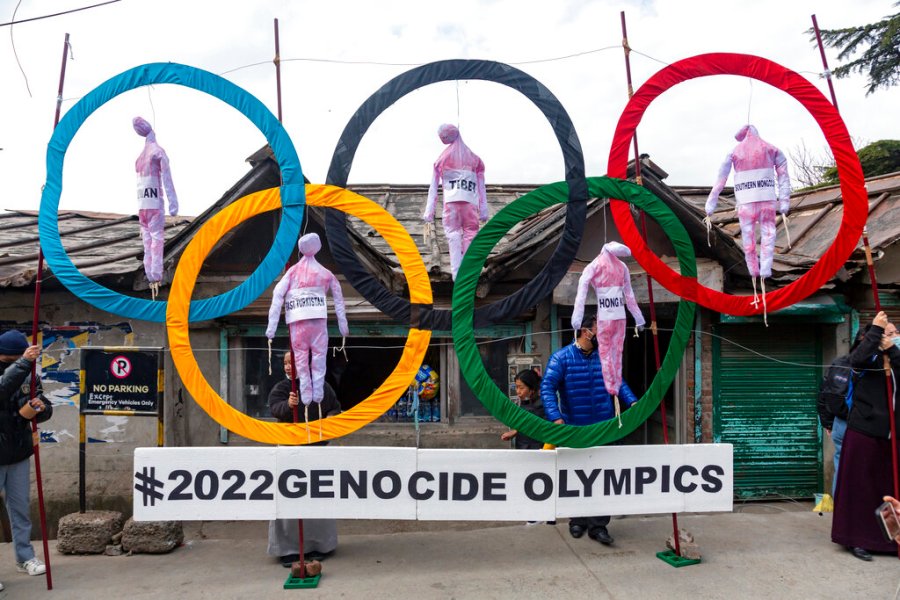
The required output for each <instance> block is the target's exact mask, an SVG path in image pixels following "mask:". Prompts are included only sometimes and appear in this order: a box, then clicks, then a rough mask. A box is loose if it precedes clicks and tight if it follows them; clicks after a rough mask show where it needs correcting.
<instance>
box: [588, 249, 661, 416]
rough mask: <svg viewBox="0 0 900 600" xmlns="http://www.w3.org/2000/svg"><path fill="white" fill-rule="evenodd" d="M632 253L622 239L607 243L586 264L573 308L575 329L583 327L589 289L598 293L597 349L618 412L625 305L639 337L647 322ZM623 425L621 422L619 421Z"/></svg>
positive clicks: (607, 386) (606, 382)
mask: <svg viewBox="0 0 900 600" xmlns="http://www.w3.org/2000/svg"><path fill="white" fill-rule="evenodd" d="M626 256H631V250H629V249H628V246H625V245H623V244H620V243H618V242H609V243H607V244H604V245H603V248H601V250H600V254H598V255H597V258H595V259H594V260H592V261H591V263H590V264H589V265H588V266H587V267H585V269H584V271H583V272H582V273H581V277H580V278H579V279H578V293H577V294H576V296H575V307H574V309H573V311H572V328H573V329H575V331H578V330H579V329H581V322H582V319H583V318H584V305H585V303H586V302H587V295H588V289H589V288H593V289H594V293H595V294H596V295H597V337H596V338H595V339H596V340H597V352H598V354H599V357H600V367H601V369H602V372H603V382H604V384H605V385H606V390H607V391H608V392H609V394H610V395H611V396H613V402H614V403H615V407H616V415H619V414H620V409H619V398H618V396H619V387H621V385H622V348H623V346H624V344H625V330H626V329H627V327H626V316H625V308H626V307H627V308H628V311H629V312H630V313H631V316H632V317H633V318H634V325H635V331H634V335H635V336H637V335H638V332H639V331H640V329H641V328H643V327H644V325H645V323H646V321H645V320H644V315H643V314H641V309H640V308H639V307H638V304H637V300H636V299H635V297H634V290H633V289H632V287H631V274H630V273H629V271H628V265H626V264H625V263H624V262H622V260H621V259H622V258H625V257H626ZM619 423H620V424H619V426H620V427H621V421H620V422H619Z"/></svg>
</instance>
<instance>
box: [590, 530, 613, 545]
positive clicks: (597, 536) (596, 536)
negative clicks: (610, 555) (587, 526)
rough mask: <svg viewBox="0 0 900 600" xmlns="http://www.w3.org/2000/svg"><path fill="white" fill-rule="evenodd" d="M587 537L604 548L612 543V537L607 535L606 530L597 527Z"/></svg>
mask: <svg viewBox="0 0 900 600" xmlns="http://www.w3.org/2000/svg"><path fill="white" fill-rule="evenodd" d="M588 537H589V538H591V539H592V540H594V541H597V542H600V543H601V544H603V545H604V546H609V545H610V544H612V543H613V541H614V540H613V537H612V536H611V535H609V532H608V531H607V530H606V527H598V528H597V529H594V530H593V531H589V532H588Z"/></svg>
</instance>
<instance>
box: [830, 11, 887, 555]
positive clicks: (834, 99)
mask: <svg viewBox="0 0 900 600" xmlns="http://www.w3.org/2000/svg"><path fill="white" fill-rule="evenodd" d="M812 23H813V31H815V33H816V43H817V44H818V45H819V55H820V56H821V57H822V66H823V67H825V79H826V80H827V81H828V91H829V92H831V103H832V104H834V108H835V109H837V108H838V103H837V96H836V95H835V93H834V85H833V84H832V83H831V71H830V70H829V69H828V59H827V58H826V57H825V46H824V45H823V44H822V34H821V32H820V31H819V22H818V21H817V20H816V15H812ZM862 241H863V248H864V249H865V252H866V267H867V268H868V270H869V280H870V281H871V282H872V297H873V300H874V303H875V312H876V313H879V312H881V300H880V299H879V297H878V280H877V279H876V278H875V262H874V261H873V260H872V247H871V246H870V245H869V231H868V228H867V227H863V233H862ZM884 376H885V380H886V381H885V383H886V385H885V391H886V392H887V405H888V417H889V418H890V420H891V465H892V467H893V479H894V498H900V472H898V470H897V424H896V422H895V421H894V382H893V379H892V378H891V362H890V359H888V357H887V356H885V357H884ZM897 556H898V557H900V546H898V547H897Z"/></svg>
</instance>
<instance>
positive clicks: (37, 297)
mask: <svg viewBox="0 0 900 600" xmlns="http://www.w3.org/2000/svg"><path fill="white" fill-rule="evenodd" d="M68 52H69V34H68V33H67V34H66V39H65V41H64V42H63V51H62V66H61V67H60V71H59V87H58V88H57V92H56V114H55V115H54V117H53V128H54V129H56V126H57V125H59V114H60V111H61V110H62V93H63V84H64V83H65V81H66V57H67V54H68ZM43 272H44V252H43V250H41V249H40V248H38V267H37V274H36V275H35V282H34V313H33V314H32V317H31V343H32V344H37V343H38V319H39V318H40V310H41V282H42V279H43ZM30 389H31V399H32V400H34V398H35V396H36V394H37V360H35V362H34V363H33V364H32V365H31V386H30ZM31 432H32V434H33V435H34V437H35V438H36V440H35V444H34V479H35V484H36V485H37V493H38V509H39V512H40V520H41V542H42V543H43V547H44V564H45V565H46V566H47V571H46V573H45V575H46V578H47V589H48V590H52V589H53V574H52V572H51V570H50V546H49V544H48V541H47V511H46V510H45V509H44V483H43V477H42V476H41V443H40V442H41V439H40V433H38V427H37V417H35V418H34V419H32V420H31Z"/></svg>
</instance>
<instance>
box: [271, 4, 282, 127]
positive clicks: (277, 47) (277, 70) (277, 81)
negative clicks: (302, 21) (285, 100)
mask: <svg viewBox="0 0 900 600" xmlns="http://www.w3.org/2000/svg"><path fill="white" fill-rule="evenodd" d="M272 62H274V63H275V88H276V93H277V96H278V122H279V123H281V46H280V44H279V42H278V19H275V60H273V61H272Z"/></svg>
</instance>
